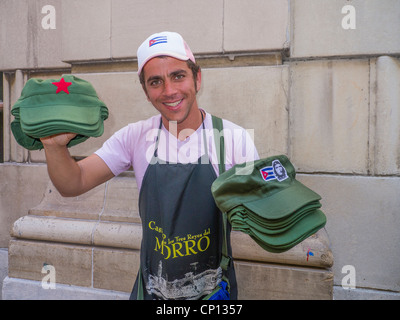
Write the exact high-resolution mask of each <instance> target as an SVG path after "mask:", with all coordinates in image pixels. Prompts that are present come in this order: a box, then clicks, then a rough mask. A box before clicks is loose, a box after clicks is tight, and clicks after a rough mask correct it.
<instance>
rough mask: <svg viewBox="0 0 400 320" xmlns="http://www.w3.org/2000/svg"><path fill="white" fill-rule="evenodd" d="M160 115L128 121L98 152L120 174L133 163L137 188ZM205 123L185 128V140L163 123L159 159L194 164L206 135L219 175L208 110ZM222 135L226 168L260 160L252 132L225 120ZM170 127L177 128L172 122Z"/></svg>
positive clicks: (212, 161)
mask: <svg viewBox="0 0 400 320" xmlns="http://www.w3.org/2000/svg"><path fill="white" fill-rule="evenodd" d="M160 121H161V115H157V116H154V117H151V118H149V119H147V120H143V121H139V122H135V123H131V124H128V125H127V126H125V127H124V128H122V129H120V130H118V131H117V132H115V133H114V134H113V135H112V136H111V137H110V138H109V139H108V140H107V141H106V142H105V143H104V144H103V146H102V147H101V148H100V149H99V150H97V151H96V152H95V153H96V154H97V155H98V156H99V157H100V158H102V159H103V161H104V162H105V163H106V164H107V166H108V167H109V168H110V170H111V171H112V173H113V174H114V175H115V176H117V175H119V174H120V173H122V172H124V171H126V170H128V169H129V168H130V167H131V166H132V167H133V170H134V172H135V177H136V181H137V185H138V188H139V190H140V187H141V185H142V180H143V176H144V174H145V172H146V169H147V166H148V165H149V163H150V162H151V160H152V157H153V154H154V151H155V147H156V140H157V136H158V133H159V130H158V129H159V127H160ZM204 126H205V130H203V125H200V127H199V128H198V129H197V130H196V131H194V130H186V131H185V130H183V131H182V132H181V133H180V136H182V135H185V136H186V139H184V140H183V141H181V140H182V139H181V140H179V139H177V138H176V137H175V136H174V135H173V134H172V133H170V132H169V131H168V130H167V129H166V128H165V127H164V125H162V128H161V132H160V140H159V144H158V149H157V150H158V151H157V152H158V158H159V159H160V160H164V161H168V162H169V163H195V162H197V160H198V159H199V158H200V157H201V156H202V155H204V153H205V148H204V138H203V134H204V133H205V136H206V143H207V148H208V156H209V159H210V161H211V163H212V165H213V168H214V170H215V173H216V175H217V176H218V175H219V170H218V158H217V154H216V151H215V143H214V133H216V134H219V132H218V130H213V125H212V118H211V115H210V114H209V113H206V117H205V119H204ZM223 127H224V130H223V134H224V140H225V165H226V166H225V168H226V170H229V169H230V168H232V167H233V166H234V165H236V164H241V163H244V162H248V161H254V160H257V159H259V156H258V153H257V150H256V148H255V146H254V143H253V140H252V137H251V135H250V134H249V132H248V131H246V130H245V129H243V128H242V127H240V126H238V125H236V124H234V123H232V122H230V121H228V120H223ZM170 130H174V127H173V125H171V124H170Z"/></svg>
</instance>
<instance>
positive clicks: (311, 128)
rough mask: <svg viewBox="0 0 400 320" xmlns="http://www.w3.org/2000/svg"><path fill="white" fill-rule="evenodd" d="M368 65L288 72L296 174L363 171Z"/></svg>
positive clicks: (313, 66)
mask: <svg viewBox="0 0 400 320" xmlns="http://www.w3.org/2000/svg"><path fill="white" fill-rule="evenodd" d="M369 72H370V71H369V61H368V60H343V61H342V60H333V61H310V62H295V63H293V64H292V65H291V67H290V76H291V79H290V81H291V91H290V96H291V99H290V101H291V102H290V113H289V114H290V124H289V130H290V133H289V135H290V139H289V140H290V142H289V146H290V152H289V154H290V155H291V159H292V161H293V164H294V165H295V167H297V170H298V171H302V172H336V173H337V172H339V173H358V174H366V173H367V172H368V165H369V163H368V160H369V149H368V141H369V136H368V132H369V131H368V130H369V96H370V95H369Z"/></svg>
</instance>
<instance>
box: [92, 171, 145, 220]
mask: <svg viewBox="0 0 400 320" xmlns="http://www.w3.org/2000/svg"><path fill="white" fill-rule="evenodd" d="M138 201H139V190H138V188H137V184H136V179H135V177H134V174H133V172H132V171H129V172H126V173H123V174H121V175H119V176H118V177H117V178H114V179H111V180H110V181H109V182H108V184H107V192H106V198H105V204H104V210H103V212H102V214H101V217H100V219H101V220H102V221H120V222H135V223H140V217H139V205H138Z"/></svg>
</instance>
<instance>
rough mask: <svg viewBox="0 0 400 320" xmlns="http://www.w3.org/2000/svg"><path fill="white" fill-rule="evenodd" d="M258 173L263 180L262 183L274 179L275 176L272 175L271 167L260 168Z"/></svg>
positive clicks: (272, 169)
mask: <svg viewBox="0 0 400 320" xmlns="http://www.w3.org/2000/svg"><path fill="white" fill-rule="evenodd" d="M260 172H261V176H262V178H263V179H264V181H269V180H274V179H276V176H275V173H274V168H273V167H272V166H271V167H265V168H262V169H261V170H260Z"/></svg>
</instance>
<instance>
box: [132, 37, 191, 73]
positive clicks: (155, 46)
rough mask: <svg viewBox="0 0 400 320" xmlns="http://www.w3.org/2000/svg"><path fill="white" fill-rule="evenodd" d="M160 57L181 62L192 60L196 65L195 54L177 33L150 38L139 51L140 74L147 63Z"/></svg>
mask: <svg viewBox="0 0 400 320" xmlns="http://www.w3.org/2000/svg"><path fill="white" fill-rule="evenodd" d="M158 56H170V57H173V58H176V59H179V60H185V61H186V60H189V59H190V60H192V61H193V62H194V63H196V61H195V59H194V56H193V53H192V51H191V50H190V48H189V46H188V45H187V43H186V42H185V40H183V38H182V36H181V35H180V34H179V33H176V32H168V31H164V32H160V33H155V34H152V35H151V36H150V37H148V38H147V39H146V40H145V41H144V42H143V43H142V44H141V45H140V47H139V49H138V50H137V58H138V74H140V72H141V71H142V69H143V67H144V65H145V64H146V62H148V61H149V60H150V59H152V58H154V57H158Z"/></svg>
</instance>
